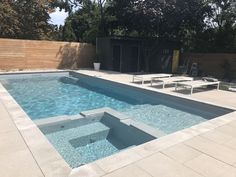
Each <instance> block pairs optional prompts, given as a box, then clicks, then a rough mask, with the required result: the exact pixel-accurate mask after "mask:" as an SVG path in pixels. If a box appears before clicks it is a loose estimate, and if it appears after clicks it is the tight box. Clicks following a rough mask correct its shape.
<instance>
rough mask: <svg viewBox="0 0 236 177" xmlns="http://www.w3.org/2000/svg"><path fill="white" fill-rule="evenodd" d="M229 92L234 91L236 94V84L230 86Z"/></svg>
mask: <svg viewBox="0 0 236 177" xmlns="http://www.w3.org/2000/svg"><path fill="white" fill-rule="evenodd" d="M228 90H229V91H232V92H236V85H235V84H234V85H233V84H230V86H229V88H228Z"/></svg>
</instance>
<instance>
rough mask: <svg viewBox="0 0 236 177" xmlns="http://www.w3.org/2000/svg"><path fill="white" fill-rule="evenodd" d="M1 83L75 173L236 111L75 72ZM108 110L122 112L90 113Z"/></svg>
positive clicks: (8, 78)
mask: <svg viewBox="0 0 236 177" xmlns="http://www.w3.org/2000/svg"><path fill="white" fill-rule="evenodd" d="M0 82H1V84H2V85H3V86H4V87H5V88H6V89H7V90H8V92H9V93H10V94H11V95H12V97H13V98H14V99H15V100H16V101H17V102H18V103H19V105H20V106H21V107H22V108H23V109H24V111H25V112H26V113H27V114H28V115H29V117H30V118H31V119H32V120H33V121H34V122H35V124H36V125H38V127H39V128H40V130H41V131H42V132H43V133H44V135H45V136H46V137H47V139H48V140H49V141H50V142H51V144H53V146H54V147H55V148H56V149H57V151H58V152H59V153H60V154H61V156H62V157H63V158H64V159H65V160H66V161H67V163H68V164H69V165H70V166H71V167H72V168H75V167H78V166H80V165H82V164H85V163H89V162H92V161H94V160H97V159H100V158H104V157H106V156H109V155H112V154H114V153H117V152H119V151H121V150H124V149H126V148H130V147H133V146H136V145H139V144H142V143H144V142H147V141H150V140H152V139H155V138H159V137H160V136H163V135H165V134H169V133H173V132H176V131H178V130H181V129H184V128H187V127H190V126H193V125H196V124H198V123H200V122H204V121H207V120H209V119H212V118H215V117H218V116H221V115H224V114H226V113H229V112H231V111H232V110H229V109H224V108H221V107H217V106H213V105H209V104H204V103H200V102H196V101H192V100H187V99H184V98H179V97H174V96H170V95H165V94H162V93H158V92H154V91H150V90H145V89H142V88H136V87H132V86H129V85H124V84H119V83H116V82H112V81H108V80H104V79H102V78H96V77H91V76H86V75H83V74H79V73H75V72H60V73H42V74H32V73H31V74H10V75H0ZM104 107H109V108H112V109H114V110H116V111H117V112H116V111H114V110H113V111H112V114H114V115H113V116H111V115H112V114H107V112H106V114H105V112H104V113H103V114H102V117H101V115H100V114H96V116H95V117H93V116H92V119H90V118H89V116H88V117H87V116H86V114H85V112H87V114H88V112H92V113H93V112H94V111H95V110H94V109H97V108H101V109H107V108H104ZM89 110H91V111H89ZM84 111H85V112H84ZM81 112H82V113H81ZM95 112H96V111H95ZM114 112H116V113H114ZM80 113H81V115H79V114H80ZM117 113H118V114H117ZM119 114H120V115H119ZM64 115H66V116H64ZM90 120H92V121H90ZM94 120H95V121H94ZM40 122H41V123H40Z"/></svg>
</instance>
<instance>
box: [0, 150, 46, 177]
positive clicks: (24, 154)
mask: <svg viewBox="0 0 236 177" xmlns="http://www.w3.org/2000/svg"><path fill="white" fill-rule="evenodd" d="M0 176H1V177H44V175H43V173H42V171H41V170H40V169H39V168H38V166H37V163H36V162H35V160H34V158H33V157H32V155H31V154H30V152H29V151H28V150H23V151H17V152H12V153H10V154H2V153H1V154H0Z"/></svg>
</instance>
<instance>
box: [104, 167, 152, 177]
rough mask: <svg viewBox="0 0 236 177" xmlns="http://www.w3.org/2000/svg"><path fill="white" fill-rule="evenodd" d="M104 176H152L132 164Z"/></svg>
mask: <svg viewBox="0 0 236 177" xmlns="http://www.w3.org/2000/svg"><path fill="white" fill-rule="evenodd" d="M104 177H152V176H151V175H149V174H148V173H147V172H145V171H144V170H142V169H140V168H138V167H137V166H135V165H130V166H127V167H124V168H121V169H119V170H117V171H114V172H112V173H110V174H108V175H105V176H104Z"/></svg>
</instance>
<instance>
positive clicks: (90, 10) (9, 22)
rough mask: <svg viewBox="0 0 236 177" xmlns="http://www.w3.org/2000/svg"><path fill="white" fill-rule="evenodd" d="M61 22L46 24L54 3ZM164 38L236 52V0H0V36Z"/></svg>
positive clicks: (200, 47)
mask: <svg viewBox="0 0 236 177" xmlns="http://www.w3.org/2000/svg"><path fill="white" fill-rule="evenodd" d="M56 7H59V8H60V9H64V10H66V11H67V12H69V17H68V18H67V19H66V21H65V25H64V26H63V27H62V26H61V27H56V26H54V25H51V24H49V23H48V21H49V19H50V16H49V14H50V13H51V12H52V11H53V10H54V9H55V8H56ZM113 35H121V36H134V37H151V38H162V39H166V40H168V41H170V40H174V41H179V42H181V43H182V45H183V47H184V48H185V51H186V50H189V51H197V52H236V0H191V1H190V0H158V1H157V0H48V1H46V0H31V1H29V0H0V37H11V38H26V39H54V40H65V41H80V42H89V43H93V44H95V41H96V37H100V36H113Z"/></svg>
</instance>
